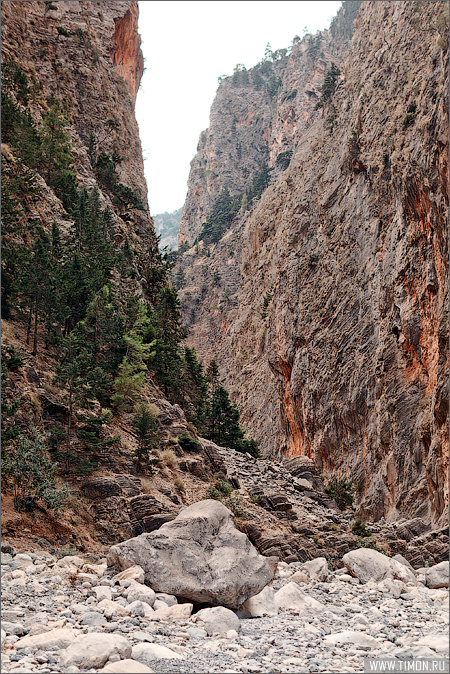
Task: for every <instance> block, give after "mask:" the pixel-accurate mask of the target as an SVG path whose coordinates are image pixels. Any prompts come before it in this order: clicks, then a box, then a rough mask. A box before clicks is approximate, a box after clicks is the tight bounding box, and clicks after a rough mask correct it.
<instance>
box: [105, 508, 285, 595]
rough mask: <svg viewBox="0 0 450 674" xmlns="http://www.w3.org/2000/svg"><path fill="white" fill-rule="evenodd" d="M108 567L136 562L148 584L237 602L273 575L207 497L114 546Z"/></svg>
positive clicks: (224, 512) (224, 510)
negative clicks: (157, 525)
mask: <svg viewBox="0 0 450 674" xmlns="http://www.w3.org/2000/svg"><path fill="white" fill-rule="evenodd" d="M107 562H108V566H109V567H121V568H123V569H125V568H127V567H128V566H133V565H134V564H138V565H139V566H141V567H142V568H143V569H144V571H145V580H146V583H147V584H148V585H150V587H152V589H154V590H155V591H158V592H167V593H169V594H173V595H175V596H177V597H183V598H186V599H191V600H193V601H196V602H203V603H210V604H214V605H217V604H220V605H222V606H227V607H230V608H236V607H238V606H239V605H240V604H242V603H243V602H244V601H245V600H246V599H248V598H249V597H251V596H252V595H254V594H258V592H260V591H261V590H262V588H263V587H265V586H266V585H267V584H268V583H269V582H270V580H271V579H272V578H273V571H272V570H271V568H270V567H269V564H268V563H267V561H266V560H265V559H264V558H263V557H261V556H260V555H259V554H258V553H257V552H256V550H255V548H254V547H253V546H252V545H251V543H250V541H249V540H248V538H247V536H246V535H245V534H243V533H241V532H239V531H238V530H237V529H236V527H235V526H234V524H233V520H232V516H231V513H230V511H229V510H228V509H227V508H225V506H224V505H222V504H221V503H219V502H218V501H212V500H205V501H200V502H199V503H195V504H194V505H192V506H190V507H189V508H186V509H185V510H183V511H182V512H181V513H180V514H179V515H178V516H177V517H176V519H175V520H174V521H173V522H169V523H168V524H164V525H163V526H162V527H161V528H160V529H159V530H158V531H156V532H153V533H150V534H141V535H140V536H137V537H136V538H132V539H131V540H129V541H125V542H123V543H119V544H118V545H115V546H113V547H112V548H111V549H110V551H109V554H108V557H107Z"/></svg>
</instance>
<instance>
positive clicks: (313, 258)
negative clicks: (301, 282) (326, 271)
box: [307, 253, 319, 267]
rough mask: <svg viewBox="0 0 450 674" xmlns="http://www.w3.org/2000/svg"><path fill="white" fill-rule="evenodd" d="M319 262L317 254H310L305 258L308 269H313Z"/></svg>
mask: <svg viewBox="0 0 450 674" xmlns="http://www.w3.org/2000/svg"><path fill="white" fill-rule="evenodd" d="M318 261H319V255H318V254H317V253H310V254H309V255H308V257H307V262H308V267H315V266H316V264H317V263H318Z"/></svg>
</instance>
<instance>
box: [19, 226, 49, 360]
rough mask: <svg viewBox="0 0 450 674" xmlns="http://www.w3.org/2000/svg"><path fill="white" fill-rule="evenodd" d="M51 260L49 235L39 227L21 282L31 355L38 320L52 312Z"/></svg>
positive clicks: (35, 341)
mask: <svg viewBox="0 0 450 674" xmlns="http://www.w3.org/2000/svg"><path fill="white" fill-rule="evenodd" d="M51 262H52V261H51V241H50V237H49V236H48V234H47V233H46V232H45V231H44V230H43V229H42V227H39V228H38V229H37V232H36V238H35V240H34V242H33V245H32V248H31V251H30V257H29V262H28V265H27V267H26V268H25V270H24V271H23V276H22V283H21V290H22V293H23V304H24V305H25V306H26V307H27V308H28V326H27V344H29V342H30V335H31V332H33V356H36V354H37V344H38V325H39V320H42V319H44V317H45V316H51V313H52V307H53V299H54V298H53V295H52V285H53V283H52V271H53V269H52V263H51Z"/></svg>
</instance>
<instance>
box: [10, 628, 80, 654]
mask: <svg viewBox="0 0 450 674" xmlns="http://www.w3.org/2000/svg"><path fill="white" fill-rule="evenodd" d="M77 636H78V635H77V632H76V631H75V630H72V629H59V628H57V629H52V630H50V631H49V632H45V633H44V634H34V635H27V636H26V637H23V638H22V639H19V640H18V641H16V643H15V647H16V648H31V649H32V650H33V651H46V650H48V649H49V648H67V647H68V646H70V644H72V643H73V642H74V641H75V640H76V638H77Z"/></svg>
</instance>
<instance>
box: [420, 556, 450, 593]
mask: <svg viewBox="0 0 450 674" xmlns="http://www.w3.org/2000/svg"><path fill="white" fill-rule="evenodd" d="M448 567H449V564H448V562H441V563H440V564H435V565H434V566H431V567H430V568H428V569H427V570H426V571H425V582H426V584H427V586H428V587H429V588H430V589H436V588H438V587H448Z"/></svg>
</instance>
